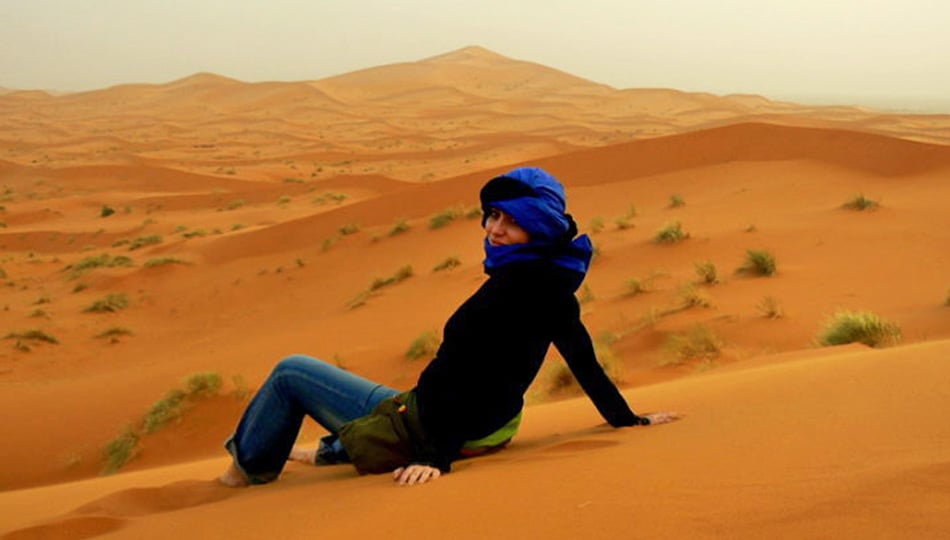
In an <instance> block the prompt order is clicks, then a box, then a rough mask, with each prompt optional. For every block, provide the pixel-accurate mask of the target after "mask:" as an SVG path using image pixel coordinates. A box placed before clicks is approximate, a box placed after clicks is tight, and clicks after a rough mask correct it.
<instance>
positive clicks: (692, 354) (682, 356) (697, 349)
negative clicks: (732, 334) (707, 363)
mask: <svg viewBox="0 0 950 540" xmlns="http://www.w3.org/2000/svg"><path fill="white" fill-rule="evenodd" d="M665 348H666V351H667V354H668V359H667V360H666V361H665V362H664V364H665V365H681V364H683V363H686V362H687V361H689V360H697V359H701V360H712V359H714V358H717V357H718V356H719V354H720V352H721V351H722V340H721V339H720V337H719V336H718V335H717V334H716V333H715V332H714V331H713V330H711V329H710V328H709V327H708V326H706V325H703V324H697V325H694V326H692V327H691V328H689V330H687V331H686V332H684V333H682V334H670V335H669V336H668V337H667V340H666V343H665Z"/></svg>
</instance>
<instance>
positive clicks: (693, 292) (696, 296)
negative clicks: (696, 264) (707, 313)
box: [677, 284, 713, 309]
mask: <svg viewBox="0 0 950 540" xmlns="http://www.w3.org/2000/svg"><path fill="white" fill-rule="evenodd" d="M677 294H678V295H679V297H680V300H681V301H682V302H683V304H682V305H683V308H687V309H688V308H691V307H704V308H708V307H712V305H713V303H712V299H711V298H709V295H707V294H706V293H704V292H702V291H700V290H699V289H697V288H696V287H694V286H693V285H692V284H686V285H683V286H682V287H680V289H679V291H678V293H677Z"/></svg>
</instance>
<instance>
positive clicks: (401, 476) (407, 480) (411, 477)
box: [393, 465, 442, 486]
mask: <svg viewBox="0 0 950 540" xmlns="http://www.w3.org/2000/svg"><path fill="white" fill-rule="evenodd" d="M440 476H442V471H440V470H439V469H437V468H435V467H430V466H428V465H409V466H408V467H399V468H398V469H396V470H395V471H393V481H394V482H396V483H397V484H399V485H400V486H413V485H416V484H425V483H426V482H428V481H430V480H435V479H436V478H438V477H440Z"/></svg>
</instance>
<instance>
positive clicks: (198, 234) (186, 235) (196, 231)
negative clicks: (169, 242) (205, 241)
mask: <svg viewBox="0 0 950 540" xmlns="http://www.w3.org/2000/svg"><path fill="white" fill-rule="evenodd" d="M181 236H182V237H183V238H196V237H202V236H208V232H207V231H205V230H204V229H192V230H190V231H188V232H186V233H184V234H182V235H181Z"/></svg>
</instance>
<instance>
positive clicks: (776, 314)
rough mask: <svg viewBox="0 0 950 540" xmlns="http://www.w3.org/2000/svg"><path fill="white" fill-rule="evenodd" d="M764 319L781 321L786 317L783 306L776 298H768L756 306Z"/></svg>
mask: <svg viewBox="0 0 950 540" xmlns="http://www.w3.org/2000/svg"><path fill="white" fill-rule="evenodd" d="M755 307H756V308H757V309H758V310H759V311H760V312H761V313H762V316H763V317H766V318H768V319H780V318H782V317H784V316H785V312H784V310H782V306H781V305H779V301H778V299H776V298H775V297H774V296H766V297H765V298H763V299H762V300H761V301H760V302H759V303H758V304H756V306H755Z"/></svg>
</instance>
